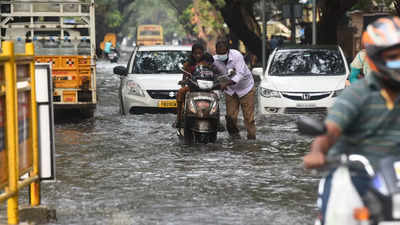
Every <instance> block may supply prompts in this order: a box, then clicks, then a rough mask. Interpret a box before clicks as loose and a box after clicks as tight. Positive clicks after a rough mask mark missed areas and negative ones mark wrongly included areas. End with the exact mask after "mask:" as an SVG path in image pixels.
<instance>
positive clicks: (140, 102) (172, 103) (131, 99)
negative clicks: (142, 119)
mask: <svg viewBox="0 0 400 225" xmlns="http://www.w3.org/2000/svg"><path fill="white" fill-rule="evenodd" d="M122 109H123V111H124V113H125V114H129V113H131V114H133V113H146V112H149V113H152V112H157V111H158V110H159V111H166V112H175V111H176V100H175V99H153V98H151V97H150V96H147V95H146V96H144V97H143V96H133V95H126V96H123V98H122Z"/></svg>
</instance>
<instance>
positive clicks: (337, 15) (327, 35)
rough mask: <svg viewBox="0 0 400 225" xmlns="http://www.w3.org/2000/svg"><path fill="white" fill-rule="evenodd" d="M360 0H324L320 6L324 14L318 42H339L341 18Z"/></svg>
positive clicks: (320, 24) (320, 23)
mask: <svg viewBox="0 0 400 225" xmlns="http://www.w3.org/2000/svg"><path fill="white" fill-rule="evenodd" d="M359 1H360V0H324V1H320V4H319V8H320V9H321V13H322V16H321V17H320V21H319V24H318V31H319V32H318V43H319V44H337V29H336V28H337V27H338V23H339V20H340V19H342V18H343V17H344V16H345V14H346V12H347V11H349V10H350V9H351V8H352V7H353V6H354V5H355V4H357V3H358V2H359Z"/></svg>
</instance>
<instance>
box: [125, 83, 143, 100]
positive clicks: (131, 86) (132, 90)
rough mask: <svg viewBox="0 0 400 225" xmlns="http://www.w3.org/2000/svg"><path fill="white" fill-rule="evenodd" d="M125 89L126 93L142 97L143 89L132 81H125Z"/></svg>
mask: <svg viewBox="0 0 400 225" xmlns="http://www.w3.org/2000/svg"><path fill="white" fill-rule="evenodd" d="M126 89H127V91H128V95H136V96H141V97H144V92H143V89H142V88H141V87H140V86H139V84H137V83H135V82H134V81H128V82H127V83H126Z"/></svg>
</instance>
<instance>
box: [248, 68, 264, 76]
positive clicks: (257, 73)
mask: <svg viewBox="0 0 400 225" xmlns="http://www.w3.org/2000/svg"><path fill="white" fill-rule="evenodd" d="M251 72H252V73H253V75H254V76H259V77H260V78H261V77H262V76H263V69H262V67H255V68H253V70H252V71H251Z"/></svg>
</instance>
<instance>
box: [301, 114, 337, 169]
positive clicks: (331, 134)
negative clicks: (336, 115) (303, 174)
mask: <svg viewBox="0 0 400 225" xmlns="http://www.w3.org/2000/svg"><path fill="white" fill-rule="evenodd" d="M325 126H326V129H327V133H326V134H325V135H321V136H318V137H317V138H316V139H315V140H314V141H313V143H312V144H311V151H310V152H309V153H308V154H307V155H306V156H304V158H303V162H304V167H306V168H318V167H321V166H323V165H324V164H325V154H326V153H327V152H328V150H329V149H330V148H331V147H332V146H333V145H334V144H335V143H336V141H337V140H338V138H339V137H340V135H341V133H342V131H341V129H340V127H339V126H338V125H337V124H336V123H334V122H329V121H328V122H326V124H325Z"/></svg>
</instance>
